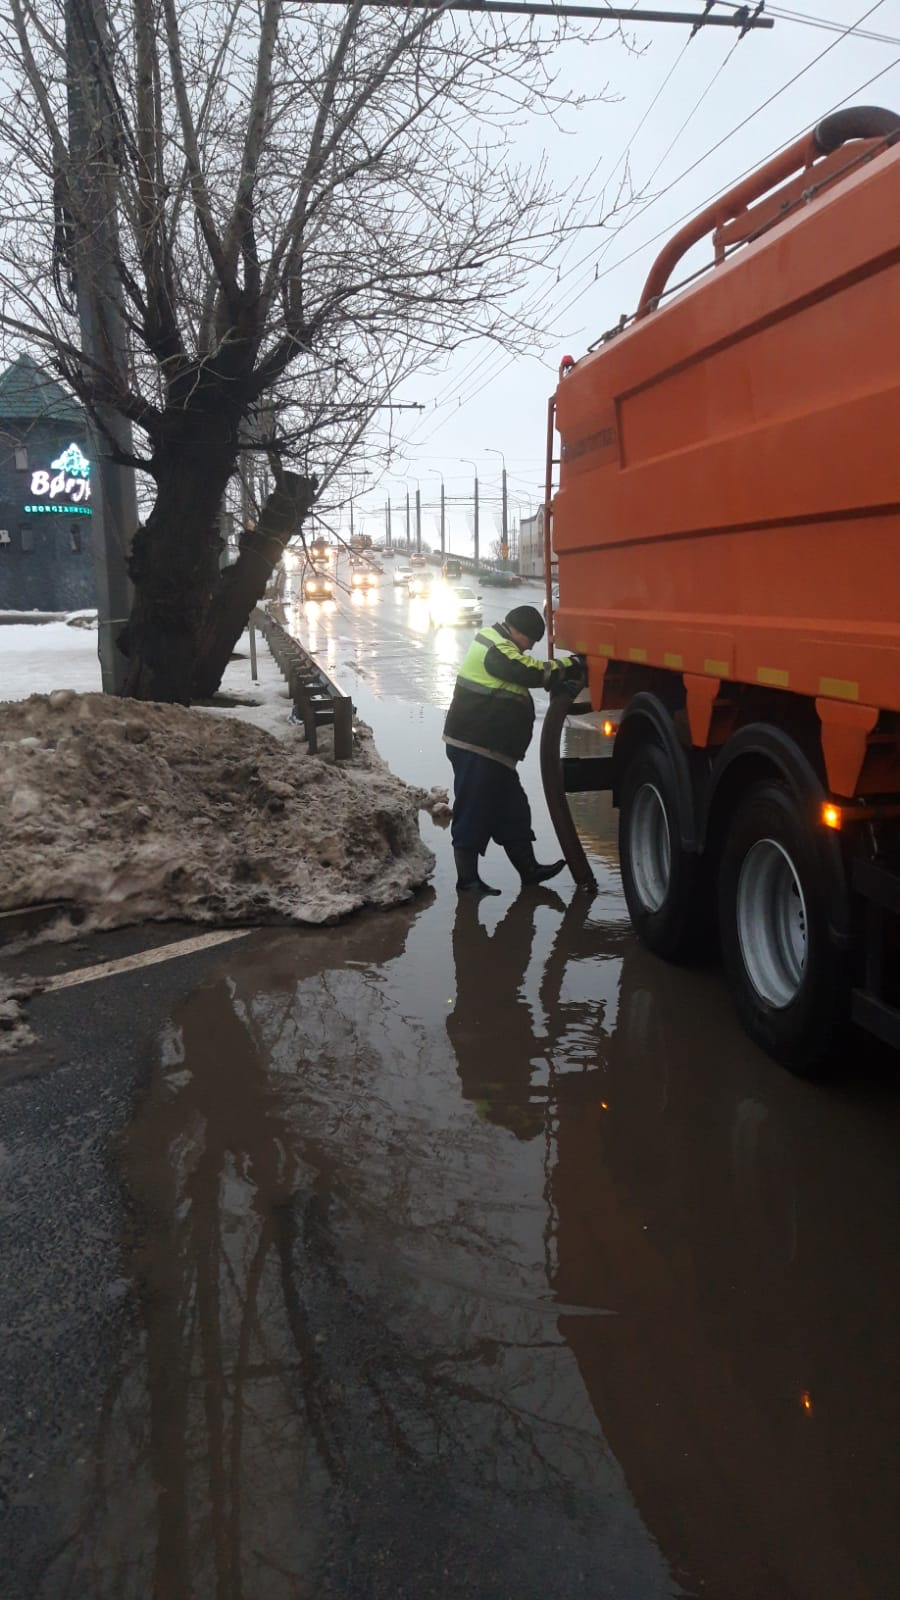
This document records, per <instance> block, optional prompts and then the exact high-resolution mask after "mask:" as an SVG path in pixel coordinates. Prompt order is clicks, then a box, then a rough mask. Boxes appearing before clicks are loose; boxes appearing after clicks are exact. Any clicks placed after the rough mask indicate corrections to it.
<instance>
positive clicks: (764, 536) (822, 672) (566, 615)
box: [542, 107, 900, 1075]
mask: <svg viewBox="0 0 900 1600" xmlns="http://www.w3.org/2000/svg"><path fill="white" fill-rule="evenodd" d="M709 235H711V236H712V255H713V261H712V262H711V263H710V264H709V265H704V266H703V267H702V268H701V269H700V270H699V271H692V272H690V275H689V276H687V277H686V279H685V281H683V282H681V283H678V282H676V283H673V282H672V277H673V274H674V273H675V270H676V268H677V266H678V263H679V261H681V259H682V258H683V257H684V256H685V254H686V253H687V252H688V251H689V250H690V249H692V248H693V247H694V246H695V245H698V244H699V243H700V242H701V241H703V240H704V239H706V238H707V237H708V236H709ZM557 435H558V440H557ZM557 446H558V447H557ZM557 474H558V477H557ZM544 521H545V530H546V539H547V554H548V571H549V555H550V550H551V542H552V552H553V554H554V556H555V558H556V560H557V561H558V567H559V603H558V610H557V611H556V614H555V618H554V632H555V638H556V640H557V641H558V643H559V644H560V645H561V646H564V647H566V648H568V649H570V650H575V651H578V652H580V653H581V654H582V655H583V656H585V657H586V659H587V663H588V670H589V681H590V696H591V702H592V707H593V709H594V710H595V711H604V712H606V713H608V714H609V716H610V719H611V720H612V721H613V722H614V724H615V725H616V728H617V731H616V734H615V742H614V745H613V755H612V757H611V758H595V759H593V760H591V759H587V760H583V761H579V760H577V759H568V760H564V761H561V760H560V758H559V745H560V734H561V729H562V723H563V720H564V717H565V714H566V713H567V712H568V711H569V710H570V709H578V708H577V707H575V708H571V707H570V704H569V703H567V702H557V703H556V704H555V705H554V706H553V707H552V708H551V712H550V714H549V716H548V719H547V723H546V725H545V733H544V748H543V752H542V763H543V769H544V779H545V786H546V789H547V797H548V801H549V803H550V809H551V814H552V815H553V818H554V821H555V823H556V825H557V829H558V832H559V834H560V838H561V841H562V843H563V846H564V848H565V850H566V853H567V856H568V858H569V861H570V865H572V867H573V870H574V871H575V873H576V877H578V878H580V880H581V881H585V880H586V879H587V878H588V877H589V868H588V866H587V862H586V859H585V857H584V853H583V851H582V850H581V848H580V845H579V844H578V841H577V836H576V835H575V833H574V828H573V825H572V820H571V815H570V812H569V809H568V805H567V803H566V800H565V793H566V792H567V791H568V792H571V791H573V790H584V789H590V788H612V791H613V798H614V801H615V803H616V804H617V806H618V808H619V845H620V857H621V868H622V879H623V884H624V890H625V895H626V898H627V902H628V907H629V911H630V914H631V919H632V922H633V924H634V927H635V929H636V931H637V933H638V934H639V936H640V937H641V939H642V940H643V941H644V943H645V944H647V945H648V946H649V947H650V949H651V950H653V951H655V952H656V953H657V954H658V955H660V956H662V957H664V958H666V959H669V960H683V959H686V958H687V957H688V956H689V955H690V954H692V953H693V952H696V951H697V950H699V949H700V948H702V947H704V946H705V947H707V948H708V947H709V945H710V942H711V941H714V940H717V942H718V945H719V948H720V951H721V956H722V961H723V965H724V968H725V973H726V976H727V979H728V982H729V985H730V987H731V990H732V993H733V996H734V999H735V1002H736V1005H737V1009H738V1012H739V1014H740V1017H741V1020H742V1021H743V1023H744V1026H745V1027H746V1029H747V1031H748V1032H749V1033H750V1034H751V1036H752V1037H753V1038H754V1039H755V1040H756V1041H757V1042H758V1043H759V1044H761V1045H762V1046H763V1047H764V1048H765V1049H767V1050H768V1051H769V1052H770V1053H771V1054H773V1055H774V1056H776V1057H777V1058H778V1059H780V1060H781V1061H783V1062H784V1063H785V1064H786V1065H788V1066H790V1067H791V1068H793V1069H794V1070H795V1071H799V1072H803V1073H807V1074H810V1075H811V1074H814V1073H815V1072H817V1071H819V1070H821V1069H822V1068H823V1066H824V1064H825V1063H826V1062H827V1061H828V1060H829V1059H830V1058H831V1057H833V1055H834V1052H835V1045H836V1043H837V1042H838V1041H839V1040H843V1039H844V1038H845V1036H846V1035H847V1032H848V1030H847V1026H846V1025H847V1024H848V1023H849V1022H850V1020H851V1019H852V1021H853V1022H854V1023H855V1024H860V1025H862V1026H863V1027H865V1028H868V1029H869V1030H871V1031H872V1032H874V1033H876V1034H878V1035H879V1036H880V1037H881V1038H883V1039H885V1040H887V1041H888V1042H889V1043H891V1044H893V1045H895V1046H897V1045H900V962H898V960H897V950H898V946H897V942H896V935H897V932H898V927H900V117H898V116H897V115H895V114H894V113H892V112H888V111H884V110H881V109H880V108H876V107H857V108H855V109H852V110H848V111H842V112H839V113H837V114H835V115H833V116H829V117H827V118H826V119H825V120H824V121H823V122H822V123H820V125H819V126H818V127H817V128H816V129H815V130H814V132H813V133H811V134H810V135H809V136H808V137H806V138H804V139H801V140H800V141H798V142H797V143H796V144H794V145H792V146H791V147H790V148H789V149H787V150H785V151H784V152H783V153H782V154H781V155H779V156H777V157H776V158H775V159H774V160H772V161H770V162H769V163H768V164H767V165H766V166H764V167H762V168H761V169H760V170H759V171H758V172H756V173H754V174H753V175H752V176H751V177H749V178H747V179H746V180H745V181H744V182H742V183H741V184H739V185H738V187H736V188H735V189H733V190H732V191H731V192H730V193H728V194H726V195H725V196H724V197H723V198H721V199H720V200H717V201H716V202H715V203H714V204H713V205H711V206H710V207H709V208H708V209H707V210H706V211H704V212H702V213H701V214H700V215H699V216H698V217H696V218H695V219H694V221H692V222H691V223H689V224H688V225H687V226H686V227H685V228H683V229H682V230H681V232H680V233H678V234H677V235H676V236H675V237H674V238H673V239H672V240H671V241H670V242H669V244H668V245H667V246H666V248H665V249H664V250H663V251H662V254H661V255H660V256H659V258H658V259H657V261H656V263H655V264H654V266H653V269H652V271H651V273H650V276H649V278H648V280H647V283H646V286H645V288H644V292H643V294H642V296H641V300H640V304H639V306H638V309H637V312H636V313H635V315H634V317H633V318H631V319H629V320H627V321H626V320H624V319H623V323H622V324H620V325H619V327H618V328H616V329H615V330H613V331H612V332H611V333H610V334H607V335H606V336H605V337H604V338H603V339H602V340H600V341H599V342H598V343H597V345H596V346H594V347H592V349H591V351H590V352H589V353H588V354H587V355H586V356H584V357H583V358H582V359H581V360H579V361H577V362H572V361H571V360H570V359H569V358H567V360H566V362H565V363H564V366H563V368H562V369H561V374H560V382H559V386H558V389H557V392H556V394H555V396H554V397H553V399H552V400H551V402H550V415H549V426H548V469H547V495H546V505H545V518H544ZM548 601H549V585H548ZM548 609H549V607H548Z"/></svg>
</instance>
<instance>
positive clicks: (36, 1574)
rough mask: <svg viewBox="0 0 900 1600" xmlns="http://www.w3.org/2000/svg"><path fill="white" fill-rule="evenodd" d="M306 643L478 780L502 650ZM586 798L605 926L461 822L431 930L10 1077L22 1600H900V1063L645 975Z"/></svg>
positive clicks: (319, 635) (397, 932) (2, 1163)
mask: <svg viewBox="0 0 900 1600" xmlns="http://www.w3.org/2000/svg"><path fill="white" fill-rule="evenodd" d="M485 593H486V598H487V593H488V592H487V591H486V592H485ZM515 599H516V601H521V600H523V599H534V600H536V601H537V602H538V603H540V597H539V595H538V593H537V591H536V590H535V591H532V592H522V591H520V592H518V593H517V594H516V596H515ZM507 603H508V599H507V597H504V596H500V597H499V598H497V599H496V601H494V600H489V601H488V606H487V616H488V617H489V618H491V617H492V616H495V615H500V614H502V611H503V610H504V609H505V607H506V604H507ZM297 627H298V631H299V632H300V634H301V636H302V637H303V638H304V641H305V642H306V643H308V644H309V645H310V646H311V647H312V648H314V649H316V650H317V652H318V653H319V655H320V659H321V660H322V661H323V664H325V665H326V666H327V667H328V668H329V670H331V671H334V672H336V674H337V675H338V676H339V677H340V678H341V681H342V682H344V683H346V684H348V685H352V687H353V691H354V695H355V697H356V699H357V702H358V704H359V707H360V710H361V713H362V715H363V716H364V717H365V718H366V719H367V720H369V721H371V722H372V723H373V724H374V726H375V728H376V733H377V737H378V742H379V746H380V748H381V749H382V751H383V753H384V754H385V755H386V756H387V757H388V759H389V760H390V761H391V763H392V764H393V765H394V766H395V768H396V769H397V770H398V771H400V772H401V773H403V775H405V776H409V777H411V778H415V779H416V781H419V782H424V783H428V784H430V783H433V782H444V781H446V774H447V771H448V770H449V769H448V768H447V763H446V761H445V759H444V757H443V754H442V751H441V748H440V743H439V736H440V724H441V707H442V706H443V705H444V704H445V703H446V700H447V698H448V697H449V692H450V689H451V687H452V680H453V675H454V672H455V666H456V662H457V659H458V657H459V654H460V653H461V651H462V650H463V649H464V648H465V644H466V642H467V641H466V639H465V638H464V637H460V638H457V637H456V636H455V635H453V634H449V633H441V634H438V635H433V634H431V633H430V632H429V631H428V629H427V624H426V622H425V619H424V617H422V616H421V615H420V614H419V613H418V611H417V610H416V608H415V607H413V606H411V604H410V602H409V601H408V600H406V599H405V597H404V596H403V595H402V594H400V593H399V592H398V593H397V594H396V595H395V594H394V592H393V589H392V588H391V587H390V586H388V585H386V586H385V587H384V589H383V590H382V592H381V593H380V595H379V597H378V598H377V599H376V600H374V601H373V602H371V603H365V604H359V603H351V601H350V599H349V597H348V596H345V595H341V597H340V599H339V601H338V603H337V605H336V607H335V609H334V611H333V612H328V613H321V612H315V613H312V612H309V611H304V610H303V609H302V608H301V610H300V612H299V613H298V617H297ZM572 738H573V739H577V740H578V741H580V743H581V744H582V745H584V746H588V745H590V744H591V742H592V741H598V736H597V735H596V734H593V733H592V732H591V731H590V730H589V729H586V728H584V727H579V729H578V730H577V732H573V734H572ZM597 747H598V748H599V741H598V743H597ZM526 781H527V782H528V785H529V788H530V791H531V794H532V797H533V799H534V801H535V823H536V829H537V832H538V850H539V853H543V854H547V853H548V852H549V851H550V849H551V848H552V840H551V838H550V833H549V828H548V824H547V820H546V817H545V815H544V812H543V807H542V804H541V803H540V799H539V786H538V782H537V775H536V761H535V760H534V759H532V758H531V757H530V758H529V762H528V763H527V768H526ZM580 806H581V809H582V824H583V829H584V836H585V838H586V839H587V840H588V842H589V846H590V852H591V855H592V860H593V864H594V868H595V872H596V875H597V879H598V885H599V887H598V892H597V895H596V896H595V897H593V898H589V897H587V896H585V895H582V894H576V893H575V892H574V891H573V889H572V886H571V882H570V881H569V880H568V877H567V875H566V874H563V875H561V877H560V878H559V879H558V880H556V884H557V885H558V892H556V886H554V889H553V890H552V891H551V890H549V889H548V890H546V891H544V892H536V891H531V892H529V893H527V894H516V893H515V883H514V880H513V875H512V873H511V870H510V869H509V867H508V865H507V864H506V862H505V860H503V859H502V858H500V857H499V855H498V856H496V859H495V858H494V857H493V855H491V856H490V857H489V859H488V863H487V864H486V868H485V872H486V875H488V876H490V877H491V878H492V880H493V881H494V882H496V883H497V884H498V886H501V887H502V888H503V890H504V894H503V896H502V898H500V899H498V900H494V901H490V902H484V903H482V904H481V905H478V904H473V903H472V902H471V901H469V900H465V899H463V900H461V901H457V898H456V896H455V895H454V894H453V892H452V878H451V874H450V869H449V840H448V838H447V836H446V834H445V833H442V832H440V831H439V830H437V829H433V827H432V825H431V823H430V822H429V821H428V820H427V819H423V830H424V831H425V832H426V834H427V836H428V838H429V842H431V843H433V845H434V848H435V850H436V852H437V855H438V869H437V872H436V875H435V881H434V888H433V891H432V890H429V891H427V892H426V893H424V894H423V895H421V896H420V897H419V898H417V899H416V900H415V901H414V902H413V903H411V904H410V905H408V906H406V907H402V908H400V909H398V910H397V911H395V912H392V913H389V914H385V915H377V916H376V915H367V916H363V917H359V918H357V919H355V920H354V921H352V922H350V923H348V924H346V925H345V926H343V927H340V928H334V929H328V930H323V931H320V932H301V931H297V932H295V931H290V932H272V931H267V932H260V933H256V934H252V935H250V936H249V937H247V938H244V939H241V940H238V941H236V942H235V943H234V944H227V945H224V946H221V947H219V948H217V949H214V950H210V951H206V952H204V953H202V954H200V955H196V956H191V957H188V958H186V959H183V960H178V961H173V962H171V963H170V964H165V965H160V966H156V967H153V968H147V969H144V970H142V971H140V972H135V973H130V974H127V975H124V976H120V977H117V978H114V979H110V980H107V981H105V982H98V983H95V984H91V985H89V986H86V987H83V988H82V987H75V988H72V989H68V990H64V991H60V992H58V993H53V994H46V995H44V996H43V997H41V998H40V999H38V1000H37V1001H35V1002H34V1004H33V1006H32V1009H31V1015H32V1019H33V1022H34V1025H35V1027H36V1030H37V1032H38V1035H39V1041H40V1042H39V1046H38V1048H37V1050H36V1051H35V1052H33V1053H31V1054H29V1055H28V1056H23V1057H20V1058H18V1060H17V1062H16V1064H15V1065H14V1067H13V1068H11V1069H7V1070H6V1074H5V1076H0V1228H2V1235H3V1237H2V1250H3V1255H2V1260H3V1283H2V1299H0V1334H2V1340H3V1353H4V1358H3V1362H2V1364H0V1416H2V1423H0V1427H2V1434H0V1507H2V1509H0V1574H2V1576H0V1595H2V1600H20V1597H21V1600H25V1597H28V1600H32V1597H35V1600H48V1597H52V1600H57V1597H67V1600H68V1597H73V1600H94V1597H97V1600H132V1597H133V1600H145V1597H150V1596H152V1597H154V1600H189V1597H190V1600H207V1597H209V1600H213V1597H215V1600H288V1597H307V1596H309V1597H313V1596H323V1597H329V1596H335V1597H337V1596H348V1597H349V1596H352V1597H356V1596H359V1597H372V1600H382V1597H384V1600H388V1597H391V1600H394V1597H398V1600H399V1597H403V1600H405V1597H409V1600H430V1597H431V1596H442V1597H447V1600H457V1597H458V1600H463V1597H466V1600H469V1597H471V1600H506V1597H509V1600H556V1597H559V1600H567V1597H569V1596H575V1595H584V1596H587V1597H590V1600H662V1597H670V1596H680V1595H689V1596H705V1597H709V1600H760V1597H766V1600H768V1597H769V1596H771V1597H773V1600H831V1597H835V1600H838V1597H840V1600H892V1597H894V1596H896V1595H897V1594H900V1551H898V1540H897V1523H898V1519H897V1488H898V1473H897V1450H896V1446H897V1439H898V1432H900V1401H898V1391H897V1384H896V1367H897V1361H896V1348H897V1331H896V1330H897V1327H898V1320H900V1319H898V1310H900V1303H898V1293H897V1272H896V1266H897V1224H896V1218H897V1216H898V1213H900V1206H898V1200H900V1192H898V1191H900V1179H898V1163H897V1145H898V1106H900V1096H898V1088H897V1077H896V1073H895V1071H894V1070H893V1069H892V1068H890V1067H887V1066H885V1064H884V1063H883V1062H876V1061H873V1060H871V1059H867V1058H864V1057H863V1056H862V1055H861V1056H860V1059H859V1061H857V1062H854V1063H848V1072H847V1077H846V1079H845V1081H844V1082H842V1083H841V1084H837V1085H833V1086H831V1087H829V1088H821V1087H818V1088H817V1087H814V1086H810V1085H807V1084H803V1083H800V1082H797V1081H795V1080H793V1079H791V1078H790V1077H789V1076H788V1075H787V1074H786V1073H784V1072H783V1071H781V1070H780V1069H778V1068H777V1067H775V1066H773V1065H772V1064H771V1063H770V1062H769V1061H767V1060H766V1059H765V1058H764V1057H763V1056H761V1055H760V1054H759V1053H758V1052H757V1051H756V1050H755V1049H754V1048H753V1047H752V1046H751V1045H750V1044H749V1043H748V1042H747V1041H746V1040H745V1039H744V1037H743V1035H742V1034H741V1033H740V1031H739V1029H738V1027H737V1025H736V1023H735V1022H734V1020H733V1018H732V1016H731V1013H730V1009H729V1006H728V1002H727V999H726V998H725V996H724V993H723V991H722V988H721V985H720V982H719V979H718V976H717V975H716V973H715V972H699V973H698V972H680V971H676V970H674V969H670V968H667V967H665V966H664V965H662V964H660V963H658V962H656V961H655V960H653V958H651V957H650V956H648V955H647V954H646V953H645V952H643V951H642V950H641V948H640V947H639V946H638V945H637V944H636V943H635V941H634V940H633V939H632V937H631V935H630V933H629V931H628V927H627V923H626V919H625V915H624V906H623V901H622V896H621V891H620V886H619V879H618V873H617V867H616V848H615V815H614V813H613V812H612V810H611V808H610V806H609V802H608V800H607V799H605V798H602V797H597V798H589V799H588V798H586V799H583V800H581V801H580ZM189 931H190V930H183V929H177V930H161V929H156V930H153V931H152V932H151V933H149V934H148V933H147V931H146V930H130V931H128V932H126V933H124V934H118V935H109V936H104V937H103V938H99V939H93V940H91V941H89V944H88V946H87V947H86V948H85V949H81V950H72V949H71V948H67V949H66V950H63V951H60V950H58V949H54V950H48V949H45V950H43V951H42V952H41V953H40V956H39V957H37V956H33V957H31V958H30V959H31V963H32V966H36V965H39V964H43V966H44V968H45V970H54V969H55V968H57V967H59V966H63V967H65V966H68V967H74V966H79V965H82V964H84V963H86V962H89V961H93V960H105V959H107V958H109V957H110V956H111V955H118V954H121V953H123V952H126V951H130V950H136V949H140V948H143V947H144V946H145V945H146V944H148V943H156V942H160V941H165V940H168V939H170V938H182V937H184V936H185V933H186V932H189Z"/></svg>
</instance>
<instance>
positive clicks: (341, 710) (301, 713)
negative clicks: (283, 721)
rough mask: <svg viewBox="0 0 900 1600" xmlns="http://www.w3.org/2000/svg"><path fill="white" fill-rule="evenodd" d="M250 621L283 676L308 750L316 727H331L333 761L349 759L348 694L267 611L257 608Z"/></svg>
mask: <svg viewBox="0 0 900 1600" xmlns="http://www.w3.org/2000/svg"><path fill="white" fill-rule="evenodd" d="M252 622H253V625H254V627H256V628H258V629H259V631H260V633H261V634H262V636H263V638H264V639H265V641H266V644H267V645H268V647H269V650H270V652H271V654H272V656H273V658H274V660H275V662H276V663H277V665H278V667H279V668H280V669H281V671H282V673H283V674H284V676H285V678H286V679H287V683H288V693H289V695H290V697H291V699H292V701H293V703H294V716H295V717H296V719H297V721H298V722H302V723H303V726H304V729H305V731H306V743H307V747H308V749H309V751H310V753H311V754H312V755H315V754H316V752H317V750H318V743H319V729H320V728H324V727H331V728H333V729H334V759H335V761H349V760H350V757H351V756H352V754H353V701H352V700H351V698H350V696H349V695H348V694H344V693H343V691H342V690H340V689H339V688H338V687H337V685H336V684H335V683H332V681H331V679H330V678H329V676H328V674H327V673H326V672H323V671H322V668H321V667H320V666H319V663H318V662H317V661H314V660H313V658H312V656H311V655H309V654H308V652H307V651H306V650H304V648H303V646H302V645H301V644H300V643H298V641H297V640H296V639H295V638H294V637H293V636H292V635H291V634H290V633H288V631H287V629H286V628H284V627H282V625H281V623H280V622H276V620H275V618H274V617H273V616H270V614H269V613H268V611H263V610H261V609H260V608H259V607H257V609H256V610H255V611H254V613H253V617H252Z"/></svg>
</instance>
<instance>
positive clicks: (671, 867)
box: [619, 744, 708, 961]
mask: <svg viewBox="0 0 900 1600" xmlns="http://www.w3.org/2000/svg"><path fill="white" fill-rule="evenodd" d="M619 860H620V863H621V868H622V886H623V888H624V890H625V899H626V901H627V902H628V910H629V913H630V915H631V921H632V925H633V927H634V930H635V932H636V933H637V934H638V936H639V938H640V939H641V940H642V942H643V943H644V944H645V945H646V946H647V948H648V949H649V950H652V951H653V953H654V955H658V956H662V957H663V958H664V960H666V961H686V960H688V959H689V958H690V957H691V956H693V955H694V954H695V953H696V951H697V948H698V945H700V943H701V942H702V938H703V934H704V933H705V931H706V927H707V922H708V917H707V897H706V895H705V893H704V891H703V885H702V882H701V876H700V863H699V860H698V858H697V857H696V856H693V855H689V854H688V853H687V851H685V850H684V849H683V848H682V845H681V826H680V819H679V814H678V798H677V790H676V787H675V780H674V775H673V773H672V769H671V767H670V765H669V762H668V761H667V759H666V755H665V752H664V751H663V750H662V749H660V747H659V745H656V744H645V745H642V746H641V747H640V748H639V749H638V750H637V751H636V752H635V755H634V757H633V759H632V760H631V762H630V763H629V765H628V767H627V768H626V770H625V775H624V778H623V781H622V789H621V799H620V804H619Z"/></svg>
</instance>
